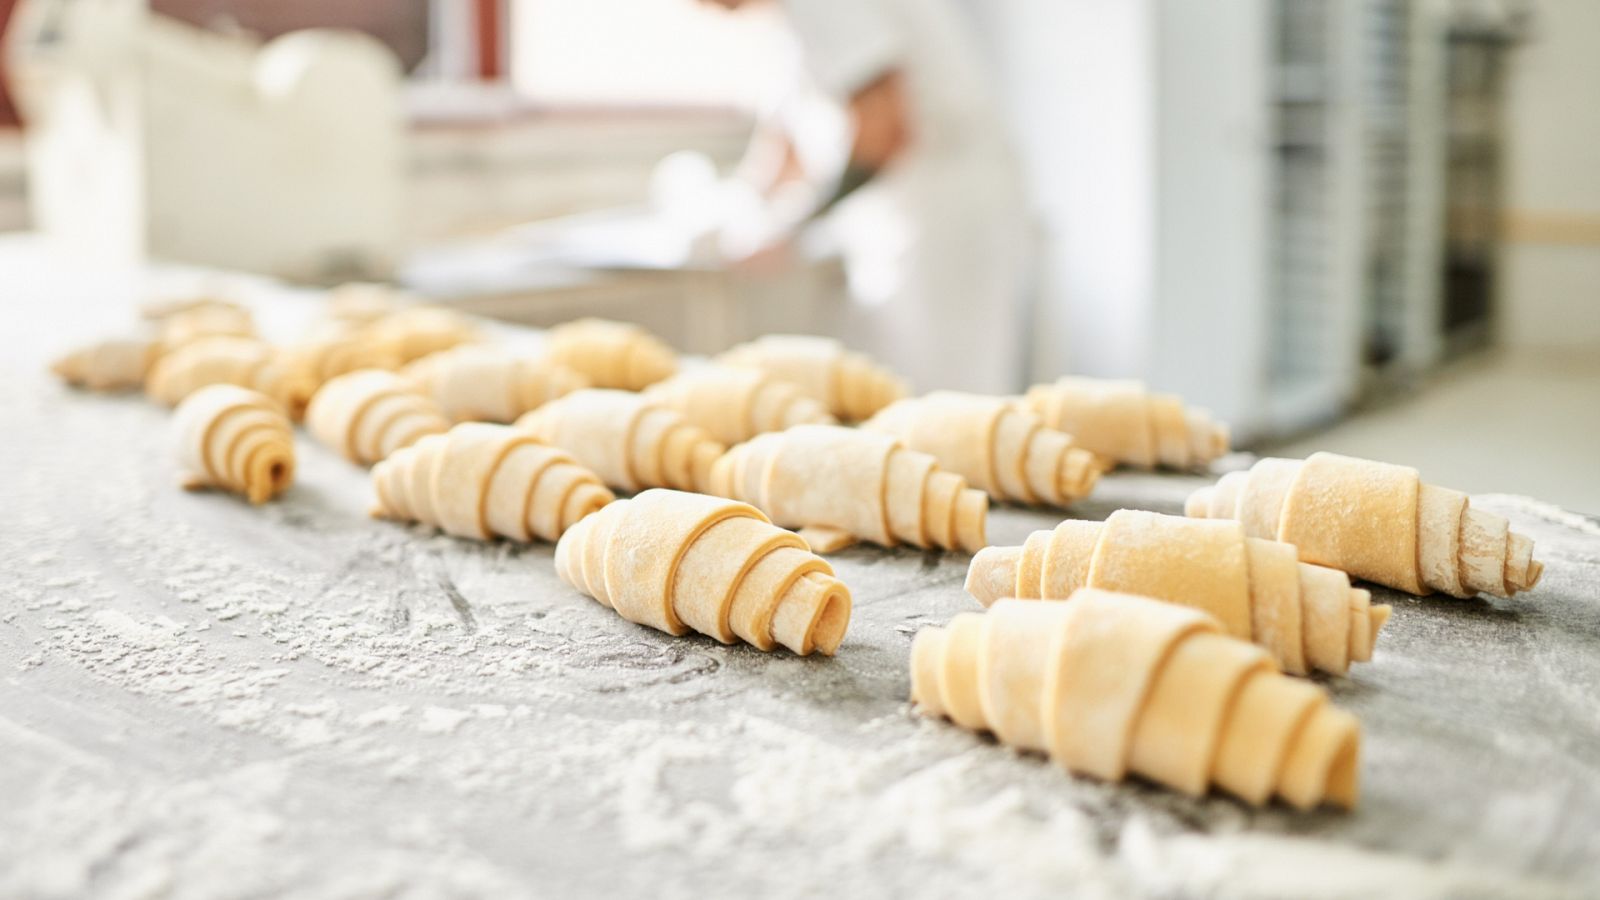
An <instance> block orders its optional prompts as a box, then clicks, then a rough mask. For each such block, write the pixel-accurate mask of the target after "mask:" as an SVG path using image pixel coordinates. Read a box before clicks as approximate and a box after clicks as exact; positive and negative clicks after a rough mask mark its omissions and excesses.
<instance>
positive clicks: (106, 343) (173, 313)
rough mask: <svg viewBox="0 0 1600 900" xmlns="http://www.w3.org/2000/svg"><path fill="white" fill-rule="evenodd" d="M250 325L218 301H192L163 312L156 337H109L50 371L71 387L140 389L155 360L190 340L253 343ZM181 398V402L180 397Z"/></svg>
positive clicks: (76, 352) (72, 354) (237, 311)
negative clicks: (225, 339)
mask: <svg viewBox="0 0 1600 900" xmlns="http://www.w3.org/2000/svg"><path fill="white" fill-rule="evenodd" d="M254 335H255V325H254V324H253V323H252V322H251V319H250V314H249V313H248V312H246V311H245V310H243V309H241V308H240V307H237V306H234V305H232V304H229V303H222V302H220V301H194V302H192V303H188V304H185V305H183V306H182V307H180V308H174V309H172V310H170V311H164V312H163V314H162V315H161V316H160V317H159V318H158V327H157V328H156V330H155V337H131V338H113V339H110V340H102V341H96V342H94V343H92V344H88V345H86V346H83V347H79V348H77V349H75V350H72V351H71V352H69V353H67V354H66V355H65V356H62V357H61V358H59V359H57V360H56V361H55V362H54V363H52V364H51V366H50V368H51V370H52V371H54V372H55V373H56V374H57V375H59V376H60V377H61V378H62V380H64V381H66V382H67V383H68V384H71V385H73V386H75V387H82V388H88V389H89V390H94V391H121V390H132V389H135V388H140V387H143V386H144V384H145V382H146V380H147V379H148V377H149V375H150V371H151V369H152V368H153V367H154V366H155V364H156V361H157V360H158V359H160V358H161V357H162V356H163V355H164V354H167V353H171V352H173V351H175V350H177V349H179V348H181V347H184V346H186V345H188V344H191V343H194V342H195V341H198V340H202V339H205V338H211V337H238V338H252V337H254ZM179 399H182V398H179Z"/></svg>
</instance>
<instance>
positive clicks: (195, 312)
mask: <svg viewBox="0 0 1600 900" xmlns="http://www.w3.org/2000/svg"><path fill="white" fill-rule="evenodd" d="M255 336H256V325H255V320H254V319H253V318H252V317H251V315H250V313H249V311H248V310H245V309H243V308H241V307H238V306H234V305H232V304H227V303H211V304H204V305H199V306H194V307H190V308H189V309H185V310H182V311H180V312H175V313H173V314H172V315H170V316H167V317H165V318H163V319H162V320H161V326H160V342H161V349H162V352H171V351H173V350H176V349H178V348H179V347H182V346H184V345H185V344H188V343H190V342H192V341H197V340H199V339H201V338H208V337H242V338H253V337H255Z"/></svg>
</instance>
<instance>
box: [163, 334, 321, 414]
mask: <svg viewBox="0 0 1600 900" xmlns="http://www.w3.org/2000/svg"><path fill="white" fill-rule="evenodd" d="M210 384H235V385H239V386H240V387H247V388H250V389H251V390H255V391H259V392H261V393H262V394H265V395H266V396H268V397H270V398H272V400H274V401H275V402H277V403H279V404H282V405H283V407H284V409H285V410H287V411H288V413H289V416H290V418H293V419H296V420H298V419H299V418H300V417H301V416H302V415H303V414H304V413H305V408H306V403H307V402H308V401H310V399H311V394H312V392H313V391H314V390H315V388H314V386H312V385H311V384H310V383H309V382H307V381H306V380H305V379H304V378H303V377H302V376H301V375H299V374H298V373H296V372H293V371H291V370H290V369H289V368H288V367H287V366H286V365H284V363H283V360H282V359H281V358H280V357H279V355H278V353H277V351H276V350H274V349H273V348H272V347H271V346H270V345H268V344H264V343H262V342H261V341H258V340H256V339H254V338H242V337H229V336H218V337H206V338H200V339H198V340H194V341H191V342H189V343H187V344H184V345H183V346H181V347H179V348H178V349H176V350H173V351H172V352H170V353H166V354H163V355H162V357H161V358H160V359H158V360H156V363H155V365H154V366H152V367H151V369H150V374H149V377H148V378H146V379H145V391H146V393H148V394H149V395H150V397H151V399H153V400H155V401H157V402H159V403H164V404H166V405H167V406H175V405H177V403H178V402H179V401H180V400H182V399H183V398H184V397H187V396H189V395H190V394H191V393H194V392H195V391H197V390H199V389H200V388H203V387H205V386H206V385H210Z"/></svg>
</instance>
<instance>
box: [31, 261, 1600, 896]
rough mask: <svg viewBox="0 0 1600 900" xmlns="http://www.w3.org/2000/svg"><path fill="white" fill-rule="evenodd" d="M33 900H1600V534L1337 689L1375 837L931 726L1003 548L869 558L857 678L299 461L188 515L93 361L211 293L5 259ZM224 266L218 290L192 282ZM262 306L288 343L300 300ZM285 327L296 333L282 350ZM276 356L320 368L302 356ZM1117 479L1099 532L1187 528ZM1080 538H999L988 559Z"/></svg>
mask: <svg viewBox="0 0 1600 900" xmlns="http://www.w3.org/2000/svg"><path fill="white" fill-rule="evenodd" d="M0 271H4V272H5V273H6V274H7V276H8V277H7V281H8V287H7V292H8V297H7V299H6V301H5V303H4V305H3V306H0V334H3V335H5V336H6V338H7V342H8V351H7V353H6V354H4V356H3V358H0V425H3V427H4V434H5V438H4V440H0V467H3V471H4V473H5V474H4V476H3V477H0V554H3V559H4V565H3V568H0V798H3V800H0V896H5V897H58V896H59V897H79V896H86V895H89V896H118V897H145V896H151V897H163V896H172V897H197V898H198V897H205V898H212V897H234V896H262V895H279V894H286V893H293V894H295V895H297V896H339V897H350V896H354V897H365V896H418V897H434V896H497V897H500V896H544V897H548V896H562V897H567V896H615V895H618V894H619V892H621V893H628V894H635V895H648V896H667V897H678V896H683V897H689V896H696V897H698V896H722V895H747V896H762V897H768V896H774V897H782V896H815V895H817V894H820V893H822V892H824V891H826V892H829V893H834V894H836V895H838V896H869V895H870V896H927V897H933V896H949V895H952V894H955V893H958V892H961V891H972V892H973V893H974V894H977V892H979V891H983V892H985V893H994V894H1000V893H1001V892H1003V895H1005V896H1014V897H1033V896H1040V897H1044V896H1063V895H1072V896H1097V895H1105V896H1123V895H1127V894H1140V895H1159V896H1193V895H1206V896H1213V895H1214V896H1262V897H1272V896H1300V897H1308V896H1335V895H1344V894H1348V893H1356V892H1360V893H1363V894H1366V895H1378V896H1397V897H1398V896H1404V897H1417V896H1449V897H1457V896H1512V895H1517V896H1525V895H1528V894H1534V895H1539V896H1548V895H1555V896H1560V895H1564V894H1572V895H1575V896H1576V895H1583V894H1585V893H1591V894H1592V893H1593V892H1594V891H1595V890H1596V889H1597V887H1600V525H1597V524H1596V523H1595V522H1594V521H1592V520H1590V519H1587V518H1584V517H1581V516H1577V515H1574V514H1570V513H1567V512H1563V511H1561V510H1559V509H1556V508H1554V507H1550V506H1546V505H1543V504H1539V503H1535V502H1532V501H1527V500H1522V499H1518V498H1511V497H1480V498H1475V499H1474V502H1475V503H1481V504H1483V505H1484V506H1486V507H1487V508H1489V509H1492V510H1494V511H1496V512H1500V513H1503V514H1505V515H1507V516H1509V517H1510V518H1511V520H1512V523H1513V526H1514V527H1516V528H1517V529H1519V530H1522V531H1524V532H1526V533H1527V534H1529V535H1530V536H1532V537H1533V538H1534V539H1535V541H1537V543H1538V554H1539V557H1540V558H1541V559H1542V560H1544V562H1545V563H1546V566H1547V569H1546V573H1545V577H1544V580H1543V581H1542V582H1541V583H1540V585H1539V586H1538V588H1536V589H1535V590H1533V591H1531V592H1529V593H1527V594H1525V595H1520V596H1519V597H1518V598H1517V599H1515V600H1510V601H1498V600H1472V601H1456V600H1449V599H1420V600H1419V599H1415V598H1410V597H1406V596H1403V595H1399V594H1396V593H1394V592H1392V591H1387V590H1383V589H1378V590H1376V591H1375V597H1374V599H1375V600H1380V601H1382V602H1388V603H1393V604H1394V605H1395V615H1394V619H1393V620H1392V621H1391V622H1390V623H1389V625H1388V626H1387V627H1386V628H1385V630H1384V632H1383V635H1382V637H1381V638H1380V640H1379V642H1378V647H1377V653H1376V655H1375V657H1374V659H1373V661H1372V662H1371V664H1369V665H1365V666H1362V667H1360V668H1359V670H1358V671H1356V672H1355V674H1354V675H1353V676H1352V677H1350V678H1340V679H1334V680H1331V681H1329V682H1328V687H1329V688H1330V689H1331V690H1332V692H1333V693H1334V695H1335V698H1336V700H1337V702H1338V703H1339V704H1340V705H1341V706H1343V707H1344V708H1346V709H1349V710H1351V711H1353V712H1355V713H1356V714H1358V715H1359V716H1360V717H1361V719H1362V721H1363V724H1364V726H1365V744H1364V747H1363V753H1364V760H1363V771H1362V774H1363V782H1364V783H1363V797H1362V807H1361V809H1360V810H1359V811H1358V812H1356V813H1355V814H1353V815H1340V814H1337V813H1331V812H1330V813H1317V814H1313V815H1297V814H1294V813H1292V812H1290V811H1288V810H1286V809H1284V808H1282V807H1272V808H1268V809H1266V810H1262V811H1251V810H1249V809H1247V808H1245V807H1243V806H1241V805H1239V804H1237V803H1235V802H1233V801H1230V800H1228V799H1225V798H1218V797H1213V798H1209V799H1205V800H1198V801H1196V800H1190V799H1187V798H1183V797H1180V796H1176V795H1174V794H1172V793H1169V792H1166V791H1162V790H1159V789H1155V788H1152V787H1149V786H1146V785H1142V784H1126V785H1115V786H1112V785H1104V784H1098V783H1095V782H1092V781H1088V780H1083V779H1074V778H1071V777H1068V776H1066V775H1064V774H1063V773H1061V772H1060V771H1058V770H1056V769H1055V768H1053V767H1052V766H1051V765H1050V764H1049V763H1048V762H1047V761H1045V760H1043V759H1041V758H1038V757H1034V756H1025V755H1019V754H1017V753H1014V752H1012V751H1011V750H1009V749H1006V748H1004V747H1001V746H998V745H996V744H995V743H994V742H993V741H991V740H988V739H986V738H983V737H979V736H975V735H972V734H970V733H967V732H965V731H963V730H961V729H959V728H956V727H954V726H952V725H950V724H949V723H944V722H931V721H924V720H922V719H920V718H918V717H916V716H914V715H912V714H911V713H910V711H909V708H908V706H907V703H906V699H905V698H906V695H907V687H908V685H907V674H906V658H907V652H908V650H909V647H910V643H911V637H912V634H913V633H914V632H915V631H916V629H917V628H918V627H919V626H920V625H923V624H927V623H938V622H943V621H945V620H946V619H947V618H948V617H949V616H951V615H952V614H954V613H956V612H958V611H961V610H967V609H973V608H975V606H976V604H975V603H974V601H972V600H971V599H970V598H969V597H967V596H966V594H964V593H963V592H962V590H961V582H962V578H963V575H964V573H965V567H966V558H965V557H963V556H957V555H951V554H945V555H939V554H923V553H918V552H914V551H910V550H899V551H882V550H877V549H872V548H858V549H854V550H851V551H848V552H846V553H843V554H840V555H838V556H837V557H835V561H836V566H837V568H838V571H839V574H840V575H841V577H843V579H844V580H845V581H846V582H847V583H848V584H849V585H850V586H851V588H852V590H853V591H854V595H855V614H854V617H853V620H852V622H851V626H850V631H849V633H848V635H847V636H846V639H845V642H844V645H843V646H842V647H841V649H840V652H839V655H838V657H837V658H835V659H832V660H829V659H822V658H814V659H800V658H796V657H794V656H792V655H789V654H785V653H781V652H778V653H761V652H759V651H755V650H752V649H750V648H748V647H744V646H731V647H724V646H722V645H720V644H716V643H714V642H712V641H710V640H709V639H705V638H700V637H693V636H689V637H683V638H671V637H668V636H666V635H663V634H661V633H659V632H655V631H651V630H649V629H645V628H642V627H639V626H635V625H632V624H629V623H628V622H626V621H624V620H622V619H621V618H619V617H618V616H616V615H615V614H614V613H612V612H610V611H609V610H606V609H604V608H603V607H601V606H600V605H598V604H596V603H595V602H593V601H591V600H588V599H586V598H584V597H582V596H580V595H579V594H578V593H577V592H576V591H574V590H572V589H570V588H568V587H567V586H566V585H564V584H562V583H560V582H559V581H558V580H557V578H556V576H555V573H554V570H553V568H552V566H551V548H550V547H548V546H534V547H527V548H521V547H515V546H511V545H507V544H476V543H471V542H466V541H460V540H455V539H452V538H447V537H442V536H438V535H435V534H430V533H429V532H427V531H426V530H424V529H420V528H408V527H403V526H398V525H395V524H393V523H388V522H379V521H373V520H371V519H369V518H367V516H366V510H367V507H368V504H369V494H368V487H367V484H366V479H365V477H364V473H363V472H362V471H360V470H358V469H356V468H354V467H353V466H351V465H350V464H349V463H347V462H345V461H344V460H343V459H340V458H338V457H336V456H335V455H334V454H333V453H332V452H330V451H327V450H326V449H324V448H322V447H320V446H318V445H316V444H314V443H313V442H312V441H310V440H309V439H306V438H305V437H304V436H302V437H301V438H300V440H299V444H298V449H299V452H300V472H299V479H298V482H297V483H296V485H295V486H294V487H293V488H292V489H291V490H290V491H289V492H288V493H287V494H285V495H284V496H283V497H282V498H281V499H280V500H279V501H277V502H274V503H272V504H269V505H267V506H265V507H262V508H251V507H249V506H247V505H246V504H244V503H242V502H240V501H239V500H238V499H237V498H234V497H230V496H226V495H221V494H187V493H184V492H183V491H180V490H178V489H177V487H176V484H175V479H176V475H175V473H174V464H173V460H172V455H171V450H170V447H169V444H168V439H169V438H168V431H167V426H168V424H169V419H170V415H169V413H167V412H166V411H165V410H163V409H161V408H159V407H157V406H154V405H152V404H149V403H146V402H144V401H143V400H141V399H140V398H138V397H136V396H126V397H106V396H97V395H90V394H83V393H78V392H74V391H70V390H67V389H65V388H63V387H61V386H60V385H58V384H57V383H56V382H55V381H54V379H52V378H50V377H49V376H48V375H47V374H46V372H45V363H46V361H47V360H48V358H49V357H50V356H51V354H52V353H54V352H55V351H57V350H60V349H63V348H64V346H65V345H66V344H67V343H71V342H73V341H74V340H76V339H80V338H82V339H87V338H90V337H93V336H97V335H98V334H101V333H103V332H105V331H109V330H114V329H115V328H116V327H117V326H118V325H120V324H121V321H120V320H122V319H126V320H128V321H130V322H131V319H132V314H131V312H130V311H129V310H130V309H131V304H132V302H133V301H134V299H135V298H136V297H138V296H140V295H142V294H143V293H144V292H145V291H146V290H149V289H152V288H155V289H159V288H160V287H161V286H163V285H167V286H170V285H171V284H172V283H173V282H174V280H175V279H179V277H180V274H182V273H173V272H166V273H161V274H159V275H158V276H155V277H154V280H152V279H151V278H145V277H138V278H129V277H119V276H117V275H116V274H114V273H110V272H103V271H88V270H85V269H84V268H83V267H75V266H69V265H66V264H64V263H61V262H55V261H52V260H51V259H50V258H49V256H48V255H47V254H46V253H45V252H44V251H43V250H42V249H41V248H40V246H39V245H37V244H36V243H34V242H32V241H31V240H27V239H15V238H8V239H4V240H0ZM184 277H188V276H184ZM279 293H280V292H278V291H276V290H275V289H272V288H271V287H269V286H264V285H251V286H250V287H249V289H248V291H247V294H248V296H249V297H250V299H252V300H259V301H264V302H271V303H274V304H277V305H274V306H272V307H271V308H270V309H268V310H267V311H266V312H265V314H264V315H263V319H264V320H265V324H267V325H269V326H271V325H275V324H289V325H292V322H293V318H294V316H295V315H297V314H299V313H300V312H303V310H304V301H303V298H294V297H284V298H279V297H278V296H277V295H278V294H279ZM279 318H281V319H282V320H283V321H282V322H281V323H280V322H276V321H275V320H276V319H279ZM268 332H269V334H268V336H269V337H285V336H287V335H285V334H276V333H273V332H272V330H271V328H269V329H268ZM1202 483H1204V482H1203V480H1202V479H1198V478H1190V477H1180V476H1153V475H1122V474H1118V475H1113V476H1110V477H1109V478H1107V479H1106V480H1105V482H1104V483H1103V484H1102V486H1101V487H1100V488H1099V489H1098V490H1097V491H1096V492H1095V494H1094V495H1093V496H1092V498H1091V499H1090V500H1089V501H1087V502H1085V503H1083V504H1081V505H1080V506H1079V509H1078V511H1079V512H1080V514H1082V515H1084V516H1086V517H1092V518H1102V517H1104V516H1105V515H1106V514H1108V513H1109V512H1110V511H1112V510H1114V509H1116V508H1117V507H1119V506H1124V505H1126V506H1137V507H1143V508H1149V509H1155V510H1158V511H1163V512H1179V511H1181V507H1182V501H1183V498H1184V497H1185V496H1186V495H1187V494H1188V492H1189V491H1190V490H1192V489H1193V488H1194V487H1196V486H1198V485H1200V484H1202ZM1055 521H1056V518H1055V517H1053V516H1051V515H1048V514H1037V513H1030V512H1024V511H1020V510H1015V509H997V510H996V511H995V513H994V515H993V517H992V519H991V526H990V532H991V534H990V537H991V540H993V541H994V542H996V543H1013V542H1017V541H1019V540H1020V539H1021V538H1022V537H1023V536H1024V535H1025V534H1026V533H1027V532H1028V531H1030V530H1032V529H1035V528H1043V527H1049V526H1050V525H1052V524H1054V522H1055Z"/></svg>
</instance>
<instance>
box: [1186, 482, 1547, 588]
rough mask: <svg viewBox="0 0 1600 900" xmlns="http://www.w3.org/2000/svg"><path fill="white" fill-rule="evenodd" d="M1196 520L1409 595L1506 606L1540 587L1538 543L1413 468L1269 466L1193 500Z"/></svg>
mask: <svg viewBox="0 0 1600 900" xmlns="http://www.w3.org/2000/svg"><path fill="white" fill-rule="evenodd" d="M1184 511H1185V512H1186V513H1188V514H1189V515H1191V516H1197V517H1200V518H1213V519H1238V520H1239V521H1240V522H1241V523H1243V525H1244V531H1245V533H1246V534H1249V535H1251V536H1253V537H1263V538H1274V539H1276V540H1280V541H1287V542H1289V543H1291V544H1294V545H1295V547H1296V548H1298V550H1299V553H1300V558H1301V559H1303V560H1305V561H1306V562H1314V563H1318V564H1320V565H1324V566H1332V567H1334V568H1336V569H1343V570H1344V571H1346V572H1349V573H1350V574H1351V575H1354V576H1356V577H1358V578H1365V579H1366V580H1368V581H1372V582H1376V583H1378V584H1382V585H1386V586H1388V587H1392V588H1395V589H1396V590H1401V591H1407V592H1409V593H1413V594H1426V593H1430V592H1432V591H1440V592H1442V593H1446V594H1450V595H1452V596H1456V597H1470V596H1472V595H1473V594H1476V593H1478V592H1479V591H1483V592H1484V593H1489V594H1494V595H1495V596H1498V597H1510V596H1512V595H1513V594H1515V593H1516V592H1517V591H1525V590H1528V589H1529V588H1531V587H1533V586H1534V585H1535V584H1538V583H1539V576H1540V575H1541V574H1543V572H1544V564H1543V563H1540V562H1538V561H1537V560H1535V559H1534V558H1533V541H1532V540H1531V539H1529V538H1528V537H1526V536H1525V535H1521V534H1518V533H1516V532H1514V531H1511V530H1510V529H1509V524H1508V523H1507V522H1506V520H1505V519H1504V518H1502V517H1501V516H1497V515H1495V514H1493V513H1489V512H1484V511H1483V510H1480V509H1473V508H1472V504H1471V502H1470V501H1469V500H1468V499H1467V495H1466V494H1463V493H1461V492H1459V491H1452V490H1448V489H1446V488H1441V487H1435V486H1434V485H1431V484H1425V483H1424V482H1423V481H1422V479H1421V477H1420V476H1419V475H1418V473H1417V470H1416V469H1412V468H1408V467H1406V466H1396V465H1390V464H1388V463H1380V462H1373V461H1372V460H1366V459H1355V458H1353V457H1349V456H1339V455H1337V454H1333V453H1316V454H1313V455H1312V456H1311V458H1309V459H1307V460H1305V461H1304V462H1301V461H1300V460H1294V459H1263V460H1261V461H1260V462H1258V463H1256V464H1255V466H1254V467H1252V468H1251V469H1250V470H1249V471H1246V472H1231V473H1229V474H1227V475H1224V476H1223V477H1222V480H1221V481H1219V482H1217V484H1216V485H1215V486H1214V487H1208V488H1201V489H1200V490H1198V491H1196V492H1195V493H1194V494H1192V495H1190V497H1189V500H1188V502H1186V503H1185V504H1184Z"/></svg>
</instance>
